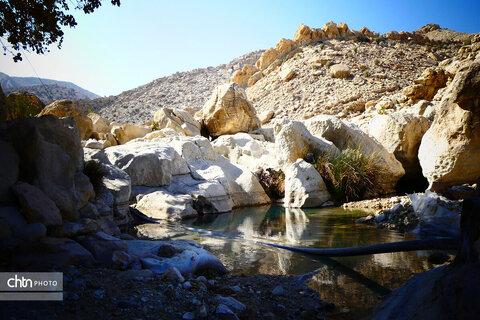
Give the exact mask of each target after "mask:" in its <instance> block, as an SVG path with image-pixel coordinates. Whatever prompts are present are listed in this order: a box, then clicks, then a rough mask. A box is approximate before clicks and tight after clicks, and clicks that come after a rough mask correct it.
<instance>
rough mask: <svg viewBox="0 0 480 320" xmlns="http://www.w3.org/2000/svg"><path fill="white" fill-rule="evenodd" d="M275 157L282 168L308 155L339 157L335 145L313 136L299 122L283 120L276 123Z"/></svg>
mask: <svg viewBox="0 0 480 320" xmlns="http://www.w3.org/2000/svg"><path fill="white" fill-rule="evenodd" d="M274 130H275V155H276V158H277V161H278V163H279V165H280V166H282V167H285V166H287V165H290V164H292V163H294V162H295V161H297V159H301V158H304V157H305V156H306V155H307V154H308V153H321V152H326V153H329V154H334V155H338V154H340V152H339V150H338V148H337V147H335V145H334V144H333V143H332V142H330V141H327V140H325V139H323V138H319V137H315V136H314V135H312V134H311V133H310V132H309V131H308V130H307V128H306V127H305V125H304V124H303V123H302V122H299V121H288V120H281V121H277V122H276V123H275V129H274Z"/></svg>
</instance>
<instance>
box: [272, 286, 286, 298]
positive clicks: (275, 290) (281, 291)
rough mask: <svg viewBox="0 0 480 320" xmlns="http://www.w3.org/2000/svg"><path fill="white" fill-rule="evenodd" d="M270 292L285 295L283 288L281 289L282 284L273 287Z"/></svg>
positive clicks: (275, 294)
mask: <svg viewBox="0 0 480 320" xmlns="http://www.w3.org/2000/svg"><path fill="white" fill-rule="evenodd" d="M272 294H273V295H274V296H283V295H285V289H283V287H282V286H280V285H278V286H276V287H275V289H273V291H272Z"/></svg>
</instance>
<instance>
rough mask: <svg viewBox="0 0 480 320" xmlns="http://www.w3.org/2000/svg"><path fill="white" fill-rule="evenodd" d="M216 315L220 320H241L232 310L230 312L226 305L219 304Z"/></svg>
mask: <svg viewBox="0 0 480 320" xmlns="http://www.w3.org/2000/svg"><path fill="white" fill-rule="evenodd" d="M215 314H216V315H217V317H218V318H219V319H229V320H230V319H234V320H239V319H238V317H237V315H236V314H235V313H234V312H233V311H232V310H230V308H229V307H227V306H226V305H224V304H219V305H218V306H217V309H216V310H215Z"/></svg>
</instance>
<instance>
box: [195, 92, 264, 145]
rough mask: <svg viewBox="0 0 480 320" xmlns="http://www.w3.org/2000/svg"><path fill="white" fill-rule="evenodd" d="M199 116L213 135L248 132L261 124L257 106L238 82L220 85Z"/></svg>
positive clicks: (203, 124)
mask: <svg viewBox="0 0 480 320" xmlns="http://www.w3.org/2000/svg"><path fill="white" fill-rule="evenodd" d="M198 117H199V118H200V122H201V123H202V126H205V127H206V128H207V129H208V132H209V133H210V135H211V136H213V137H218V136H221V135H224V134H235V133H237V132H248V131H251V130H255V129H257V128H258V127H259V126H260V120H258V118H257V115H256V112H255V108H254V107H253V106H252V104H251V103H250V101H248V98H247V95H246V94H245V91H244V90H243V89H242V88H240V87H239V86H238V84H236V83H229V84H224V85H221V86H218V87H217V88H216V89H215V91H214V92H213V93H212V96H211V97H210V99H209V100H208V101H207V102H206V103H205V105H204V106H203V109H202V110H201V111H200V112H199V114H198Z"/></svg>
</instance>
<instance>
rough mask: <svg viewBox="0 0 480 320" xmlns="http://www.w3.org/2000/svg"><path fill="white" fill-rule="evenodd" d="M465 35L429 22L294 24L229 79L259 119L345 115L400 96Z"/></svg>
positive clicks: (466, 38) (465, 39)
mask: <svg viewBox="0 0 480 320" xmlns="http://www.w3.org/2000/svg"><path fill="white" fill-rule="evenodd" d="M472 37H473V35H472V34H465V33H459V32H455V31H451V30H446V29H440V27H439V26H438V25H434V24H429V25H426V26H424V27H422V28H420V29H418V30H415V31H414V32H412V33H409V32H403V31H402V32H396V31H391V32H388V33H386V34H384V35H380V34H377V33H375V32H371V31H370V30H368V29H367V28H365V27H364V28H362V30H360V31H353V30H350V29H349V28H348V26H347V25H346V24H343V23H339V24H338V25H337V24H335V23H333V22H330V23H327V24H325V26H324V27H323V28H321V29H311V28H309V27H307V26H304V25H300V27H299V28H298V30H297V32H296V33H295V35H294V37H293V40H288V39H281V40H280V41H279V43H278V44H277V46H276V47H275V48H270V49H268V50H266V51H265V53H264V54H263V55H262V56H261V57H260V59H259V60H258V61H257V62H256V64H255V65H250V66H248V65H247V66H244V68H243V69H242V70H241V71H239V72H237V73H235V74H234V76H233V77H232V78H231V79H230V80H229V81H235V82H237V83H240V84H241V85H243V86H244V87H246V92H247V96H248V98H249V99H250V100H251V101H252V102H253V103H254V104H255V106H256V109H257V113H258V114H259V115H260V118H261V119H262V120H263V121H266V120H267V119H269V118H272V117H273V118H288V119H308V118H310V117H312V116H314V115H317V114H321V113H322V114H332V115H337V116H339V117H347V116H348V117H350V116H353V115H356V114H359V113H361V112H363V111H365V109H366V107H368V106H370V105H375V104H376V103H377V102H379V99H380V98H382V100H390V101H391V103H397V102H398V101H400V100H402V99H404V96H402V94H401V90H402V89H403V88H404V87H406V86H407V85H409V84H410V83H411V82H412V81H413V80H415V79H417V78H418V77H419V76H420V75H421V74H422V72H423V71H424V70H425V69H426V68H428V67H434V66H436V65H438V64H439V62H440V61H442V60H444V59H447V58H450V57H453V56H455V55H456V54H457V53H458V48H459V47H461V46H462V44H463V43H464V42H468V41H470V39H471V38H472ZM389 103H390V102H389Z"/></svg>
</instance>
